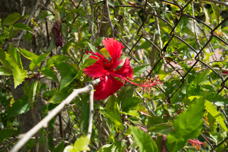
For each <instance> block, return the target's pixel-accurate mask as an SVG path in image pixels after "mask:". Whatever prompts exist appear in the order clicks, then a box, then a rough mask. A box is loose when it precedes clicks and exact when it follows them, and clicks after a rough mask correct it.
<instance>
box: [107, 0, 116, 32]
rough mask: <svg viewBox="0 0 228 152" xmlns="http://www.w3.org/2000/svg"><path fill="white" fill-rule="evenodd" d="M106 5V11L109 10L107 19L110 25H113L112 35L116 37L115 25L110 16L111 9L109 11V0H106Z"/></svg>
mask: <svg viewBox="0 0 228 152" xmlns="http://www.w3.org/2000/svg"><path fill="white" fill-rule="evenodd" d="M105 7H106V11H107V15H108V16H107V17H108V18H107V19H108V22H109V24H110V27H111V30H112V36H113V37H114V36H115V34H114V26H113V24H112V21H111V18H110V11H109V5H108V0H105Z"/></svg>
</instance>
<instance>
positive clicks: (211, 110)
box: [205, 101, 227, 131]
mask: <svg viewBox="0 0 228 152" xmlns="http://www.w3.org/2000/svg"><path fill="white" fill-rule="evenodd" d="M205 109H206V111H207V112H208V113H209V114H210V115H211V116H212V117H213V118H214V119H215V121H216V122H217V123H218V124H219V125H220V126H221V127H222V128H223V129H224V131H227V127H226V124H225V120H224V118H223V117H222V115H221V113H220V112H219V111H217V108H216V106H215V105H213V103H211V102H209V101H206V102H205Z"/></svg>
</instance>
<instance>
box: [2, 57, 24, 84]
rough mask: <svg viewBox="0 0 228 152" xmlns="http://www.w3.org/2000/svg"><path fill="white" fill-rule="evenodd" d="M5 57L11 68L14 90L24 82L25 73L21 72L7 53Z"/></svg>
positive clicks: (21, 69)
mask: <svg viewBox="0 0 228 152" xmlns="http://www.w3.org/2000/svg"><path fill="white" fill-rule="evenodd" d="M5 56H6V60H7V61H8V63H9V65H10V66H11V71H12V73H13V78H14V87H15V88H16V87H17V86H18V85H20V84H21V83H22V82H23V81H24V80H25V78H26V76H27V71H26V70H23V68H21V67H20V66H19V65H18V64H17V62H16V61H15V60H14V59H13V58H12V57H11V56H10V55H9V54H8V53H6V54H5Z"/></svg>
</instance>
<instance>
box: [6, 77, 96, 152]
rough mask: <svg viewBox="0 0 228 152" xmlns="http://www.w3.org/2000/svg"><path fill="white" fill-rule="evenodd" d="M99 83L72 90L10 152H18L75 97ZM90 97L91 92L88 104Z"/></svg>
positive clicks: (94, 82) (93, 82) (91, 100)
mask: <svg viewBox="0 0 228 152" xmlns="http://www.w3.org/2000/svg"><path fill="white" fill-rule="evenodd" d="M99 81H100V80H99V79H96V80H94V81H92V82H91V84H89V85H87V86H85V87H84V88H80V89H74V90H73V92H72V93H71V94H70V95H69V96H68V97H67V98H66V99H64V100H63V101H62V102H61V103H60V104H59V105H58V106H56V107H55V108H54V109H53V110H51V111H50V112H49V113H48V115H47V116H46V117H45V118H43V119H42V120H41V121H40V122H39V123H38V124H37V125H35V126H34V127H33V128H32V129H30V130H29V131H28V132H26V133H25V134H24V136H23V137H22V138H21V139H20V140H19V141H18V142H17V144H16V145H14V147H13V148H12V149H11V151H10V152H18V151H19V150H20V149H21V148H22V147H23V146H24V145H25V144H26V143H27V141H28V140H29V139H31V138H32V136H33V135H35V134H36V133H37V132H38V131H39V130H40V129H41V128H45V127H47V125H48V122H49V121H50V120H51V119H53V118H54V117H55V116H56V115H57V114H58V113H59V112H60V111H62V110H63V108H64V107H65V106H66V105H68V104H70V102H71V101H72V100H73V99H74V98H75V97H77V96H78V95H79V94H80V93H85V92H89V91H91V90H93V86H92V84H93V85H94V84H97V83H98V82H99ZM92 95H93V91H91V93H90V102H93V98H92V99H91V96H92Z"/></svg>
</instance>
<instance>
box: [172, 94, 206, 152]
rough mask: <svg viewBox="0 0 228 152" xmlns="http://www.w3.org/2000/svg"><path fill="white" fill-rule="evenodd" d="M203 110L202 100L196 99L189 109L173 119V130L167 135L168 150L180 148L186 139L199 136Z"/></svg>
mask: <svg viewBox="0 0 228 152" xmlns="http://www.w3.org/2000/svg"><path fill="white" fill-rule="evenodd" d="M203 111H204V101H203V99H202V98H200V99H197V100H195V101H194V103H193V104H192V105H191V106H190V107H189V109H188V110H187V111H185V112H183V113H182V114H180V115H179V116H177V118H176V119H175V120H174V123H173V124H174V132H172V133H170V134H169V135H168V137H167V147H168V149H169V151H170V152H176V151H178V150H180V149H181V148H182V147H183V146H184V145H185V143H186V142H187V140H188V139H193V138H196V137H198V136H199V134H200V131H201V129H202V124H203V121H202V117H203Z"/></svg>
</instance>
